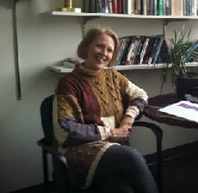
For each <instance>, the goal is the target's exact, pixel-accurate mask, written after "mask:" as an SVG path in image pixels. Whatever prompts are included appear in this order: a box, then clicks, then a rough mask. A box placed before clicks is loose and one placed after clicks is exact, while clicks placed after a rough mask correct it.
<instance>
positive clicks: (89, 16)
mask: <svg viewBox="0 0 198 193" xmlns="http://www.w3.org/2000/svg"><path fill="white" fill-rule="evenodd" d="M43 15H45V16H54V17H57V16H60V17H76V18H78V19H79V20H80V21H81V25H82V26H81V27H82V32H83V30H84V29H85V24H86V23H87V22H88V21H89V20H93V19H99V18H115V19H116V18H121V19H132V20H134V19H135V20H138V19H143V20H160V21H162V22H163V26H164V27H165V26H166V25H167V24H168V23H170V22H175V21H187V20H198V16H172V15H129V14H114V13H84V12H81V13H75V12H63V11H48V12H45V13H43ZM188 65H189V67H198V63H191V64H188ZM163 66H164V65H163V64H156V65H153V64H149V65H148V64H141V65H139V64H136V65H119V66H116V67H115V68H116V69H117V70H118V71H123V70H149V69H151V70H152V69H157V68H158V69H159V68H163ZM49 69H50V70H53V71H55V72H58V73H69V72H71V71H72V69H71V68H66V67H64V66H49Z"/></svg>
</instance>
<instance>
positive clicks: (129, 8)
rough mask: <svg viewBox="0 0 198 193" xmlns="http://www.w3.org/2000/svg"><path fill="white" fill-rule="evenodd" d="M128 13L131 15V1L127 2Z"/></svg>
mask: <svg viewBox="0 0 198 193" xmlns="http://www.w3.org/2000/svg"><path fill="white" fill-rule="evenodd" d="M126 13H127V14H129V15H131V0H126Z"/></svg>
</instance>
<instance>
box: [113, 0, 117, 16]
mask: <svg viewBox="0 0 198 193" xmlns="http://www.w3.org/2000/svg"><path fill="white" fill-rule="evenodd" d="M112 12H113V13H117V1H116V0H112Z"/></svg>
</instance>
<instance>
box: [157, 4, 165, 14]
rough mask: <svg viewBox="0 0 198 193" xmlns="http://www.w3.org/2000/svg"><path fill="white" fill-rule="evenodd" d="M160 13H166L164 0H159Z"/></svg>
mask: <svg viewBox="0 0 198 193" xmlns="http://www.w3.org/2000/svg"><path fill="white" fill-rule="evenodd" d="M158 15H164V1H163V0H158Z"/></svg>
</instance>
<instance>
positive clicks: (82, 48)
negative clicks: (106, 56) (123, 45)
mask: <svg viewBox="0 0 198 193" xmlns="http://www.w3.org/2000/svg"><path fill="white" fill-rule="evenodd" d="M101 34H106V35H108V36H110V37H111V38H112V39H113V41H114V44H115V49H114V51H113V56H112V59H111V62H110V64H109V66H113V65H116V64H117V57H118V53H119V39H118V37H117V35H116V33H115V32H113V31H112V30H111V29H110V28H91V29H89V30H88V31H87V33H86V34H85V37H84V38H83V40H82V41H81V42H80V44H79V45H78V48H77V54H78V56H79V57H80V58H82V59H86V57H87V50H88V47H89V45H90V44H91V43H92V42H93V41H94V40H95V39H96V37H98V36H99V35H101Z"/></svg>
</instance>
